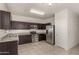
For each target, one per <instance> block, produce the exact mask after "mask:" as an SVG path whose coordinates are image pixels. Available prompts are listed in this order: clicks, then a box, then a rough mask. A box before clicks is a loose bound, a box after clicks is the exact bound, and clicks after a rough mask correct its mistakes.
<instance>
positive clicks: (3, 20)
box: [0, 4, 52, 55]
mask: <svg viewBox="0 0 79 59" xmlns="http://www.w3.org/2000/svg"><path fill="white" fill-rule="evenodd" d="M4 5H5V4H1V6H2V7H3V6H4ZM6 5H7V6H9V7H10V5H9V4H6ZM11 5H14V6H15V4H11ZM16 5H17V4H16ZM19 5H22V6H24V5H25V4H19ZM26 5H27V4H26ZM29 5H31V4H29ZM12 8H13V7H12ZM6 9H7V8H6ZM6 9H5V8H2V10H0V29H1V30H0V32H1V34H0V35H1V36H0V39H1V41H0V42H1V43H0V48H1V49H0V54H1V55H2V54H3V55H5V54H9V55H17V54H18V45H23V44H28V43H35V42H39V41H46V26H49V25H51V23H50V22H51V21H52V18H51V21H49V22H47V21H44V20H40V19H37V18H32V17H24V16H18V15H14V14H12V13H11V12H9V11H6ZM18 9H19V8H18ZM21 11H22V10H21ZM16 19H17V20H16ZM26 19H28V20H26ZM32 19H33V20H32ZM18 20H19V21H18ZM23 20H24V21H23ZM25 20H26V21H25ZM34 20H35V21H34Z"/></svg>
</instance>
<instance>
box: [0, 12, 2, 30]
mask: <svg viewBox="0 0 79 59" xmlns="http://www.w3.org/2000/svg"><path fill="white" fill-rule="evenodd" d="M0 29H2V21H1V11H0Z"/></svg>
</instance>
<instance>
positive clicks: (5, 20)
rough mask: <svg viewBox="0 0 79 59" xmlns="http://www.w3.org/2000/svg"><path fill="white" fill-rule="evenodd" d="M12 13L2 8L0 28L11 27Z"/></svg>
mask: <svg viewBox="0 0 79 59" xmlns="http://www.w3.org/2000/svg"><path fill="white" fill-rule="evenodd" d="M10 19H11V13H10V12H6V11H1V10H0V29H10V28H11V26H10Z"/></svg>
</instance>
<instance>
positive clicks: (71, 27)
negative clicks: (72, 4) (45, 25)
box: [55, 9, 79, 50]
mask: <svg viewBox="0 0 79 59" xmlns="http://www.w3.org/2000/svg"><path fill="white" fill-rule="evenodd" d="M55 40H56V42H55V43H56V45H57V46H60V47H62V48H64V49H65V50H68V49H70V48H72V47H74V46H76V45H77V44H79V17H78V15H77V14H75V13H74V12H73V11H71V10H68V9H65V10H63V11H60V12H58V13H56V14H55Z"/></svg>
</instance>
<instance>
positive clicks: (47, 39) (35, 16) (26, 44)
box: [0, 3, 79, 55]
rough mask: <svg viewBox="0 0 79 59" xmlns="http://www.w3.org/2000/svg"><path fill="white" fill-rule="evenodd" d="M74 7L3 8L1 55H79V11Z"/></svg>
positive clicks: (23, 5) (31, 5)
mask: <svg viewBox="0 0 79 59" xmlns="http://www.w3.org/2000/svg"><path fill="white" fill-rule="evenodd" d="M73 5H74V6H76V5H75V4H73ZM71 6H72V4H61V3H60V4H55V3H52V4H51V5H50V4H48V3H38V4H37V3H11V4H10V3H2V4H0V55H28V54H30V55H32V54H33V55H39V54H41V55H42V54H43V55H45V54H46V55H49V54H52V55H58V54H79V53H78V51H76V49H78V48H79V46H77V45H78V44H79V40H78V37H79V36H78V29H79V28H78V25H79V24H78V22H79V21H78V19H79V18H78V14H77V13H76V12H78V11H77V10H76V12H75V8H74V9H73V10H72V8H71V9H69V8H70V7H71ZM71 10H72V11H71ZM74 27H75V28H74ZM76 46H77V47H76ZM73 47H76V48H73ZM72 48H73V49H72ZM78 50H79V49H78ZM73 51H75V53H74V52H73Z"/></svg>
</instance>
